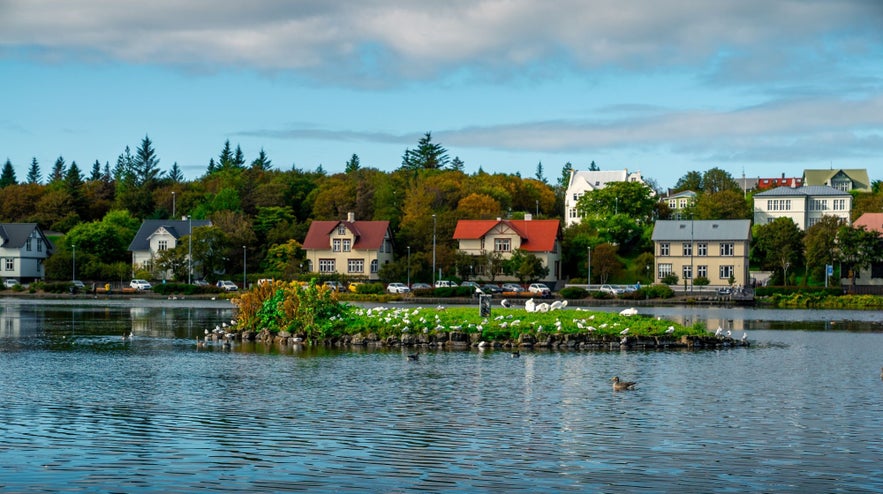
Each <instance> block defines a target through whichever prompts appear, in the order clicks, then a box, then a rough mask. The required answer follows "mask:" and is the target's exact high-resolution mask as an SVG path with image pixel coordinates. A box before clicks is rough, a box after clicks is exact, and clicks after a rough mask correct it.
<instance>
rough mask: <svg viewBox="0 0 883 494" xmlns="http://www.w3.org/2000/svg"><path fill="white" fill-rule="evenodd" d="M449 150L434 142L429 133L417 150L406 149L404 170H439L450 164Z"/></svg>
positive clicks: (422, 139) (421, 140) (403, 159)
mask: <svg viewBox="0 0 883 494" xmlns="http://www.w3.org/2000/svg"><path fill="white" fill-rule="evenodd" d="M449 161H450V159H449V158H448V150H447V149H445V148H444V147H442V145H441V144H437V143H434V142H432V133H431V132H427V133H426V134H424V135H423V137H422V138H421V139H420V141H419V142H418V143H417V149H414V150H411V149H405V154H404V155H403V156H402V168H404V169H406V170H421V169H422V170H439V169H441V168H444V167H445V165H447V164H448V162H449Z"/></svg>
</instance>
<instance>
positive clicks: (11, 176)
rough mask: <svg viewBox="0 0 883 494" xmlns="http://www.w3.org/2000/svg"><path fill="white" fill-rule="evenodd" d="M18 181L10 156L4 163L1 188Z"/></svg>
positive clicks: (0, 181) (0, 177)
mask: <svg viewBox="0 0 883 494" xmlns="http://www.w3.org/2000/svg"><path fill="white" fill-rule="evenodd" d="M17 183H18V180H16V178H15V169H14V168H13V167H12V162H11V161H9V158H6V163H5V164H4V165H3V172H2V173H0V189H2V188H3V187H7V186H9V185H15V184H17Z"/></svg>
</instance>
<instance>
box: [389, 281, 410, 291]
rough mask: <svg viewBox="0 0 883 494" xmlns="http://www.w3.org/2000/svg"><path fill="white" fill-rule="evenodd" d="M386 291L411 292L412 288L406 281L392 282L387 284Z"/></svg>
mask: <svg viewBox="0 0 883 494" xmlns="http://www.w3.org/2000/svg"><path fill="white" fill-rule="evenodd" d="M386 291H387V292H389V293H410V292H411V289H410V288H408V285H406V284H404V283H390V284H389V285H386Z"/></svg>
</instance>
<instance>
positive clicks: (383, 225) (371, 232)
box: [303, 220, 389, 250]
mask: <svg viewBox="0 0 883 494" xmlns="http://www.w3.org/2000/svg"><path fill="white" fill-rule="evenodd" d="M340 224H343V226H344V227H346V229H347V230H349V231H350V232H351V233H352V234H353V237H354V240H353V246H352V249H353V250H375V249H379V248H380V247H381V246H383V239H384V238H385V237H386V234H387V232H388V231H389V221H342V220H333V221H313V222H312V223H310V230H309V231H308V232H307V238H305V239H304V244H303V248H304V249H316V250H328V249H330V248H331V242H330V241H329V238H330V237H331V233H332V232H333V231H334V230H336V229H337V226H338V225H340Z"/></svg>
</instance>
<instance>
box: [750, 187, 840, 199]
mask: <svg viewBox="0 0 883 494" xmlns="http://www.w3.org/2000/svg"><path fill="white" fill-rule="evenodd" d="M848 195H849V192H844V191H842V190H837V189H835V188H834V187H828V186H827V185H808V186H804V187H776V188H775V189H772V190H767V191H764V192H760V193H758V194H754V197H782V196H791V197H794V196H801V197H806V196H841V197H842V196H848Z"/></svg>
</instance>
